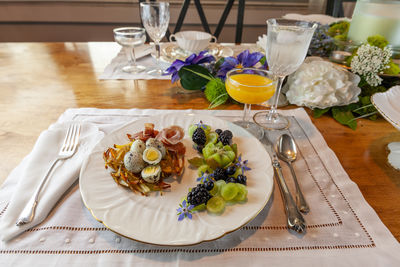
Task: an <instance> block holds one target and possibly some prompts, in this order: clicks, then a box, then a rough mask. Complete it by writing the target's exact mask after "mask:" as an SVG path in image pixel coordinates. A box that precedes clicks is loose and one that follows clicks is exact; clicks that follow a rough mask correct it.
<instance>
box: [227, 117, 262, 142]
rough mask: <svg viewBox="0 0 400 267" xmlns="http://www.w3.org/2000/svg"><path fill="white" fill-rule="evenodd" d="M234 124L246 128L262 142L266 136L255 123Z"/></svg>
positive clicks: (239, 122)
mask: <svg viewBox="0 0 400 267" xmlns="http://www.w3.org/2000/svg"><path fill="white" fill-rule="evenodd" d="M233 123H234V124H236V125H238V126H240V127H242V128H244V129H245V130H246V131H248V132H249V133H251V134H252V135H254V137H255V138H257V139H258V140H261V139H262V138H263V136H264V130H263V129H262V128H260V127H259V126H258V125H257V124H255V123H254V122H248V121H234V122H233Z"/></svg>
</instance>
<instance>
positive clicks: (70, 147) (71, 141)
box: [67, 124, 78, 152]
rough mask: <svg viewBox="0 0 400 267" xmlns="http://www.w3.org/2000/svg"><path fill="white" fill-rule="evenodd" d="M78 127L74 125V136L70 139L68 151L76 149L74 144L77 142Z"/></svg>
mask: <svg viewBox="0 0 400 267" xmlns="http://www.w3.org/2000/svg"><path fill="white" fill-rule="evenodd" d="M77 128H78V125H76V124H74V126H73V128H72V134H71V138H70V142H69V144H68V148H67V151H68V152H71V151H72V148H73V147H74V142H75V136H76V131H77Z"/></svg>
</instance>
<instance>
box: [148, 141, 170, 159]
mask: <svg viewBox="0 0 400 267" xmlns="http://www.w3.org/2000/svg"><path fill="white" fill-rule="evenodd" d="M148 147H155V148H157V149H158V150H159V151H160V152H161V155H162V158H164V157H165V154H166V150H165V146H164V144H163V143H162V142H161V141H160V140H157V139H155V138H149V139H147V141H146V148H148Z"/></svg>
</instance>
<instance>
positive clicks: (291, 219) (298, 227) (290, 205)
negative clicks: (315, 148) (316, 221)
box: [261, 131, 306, 233]
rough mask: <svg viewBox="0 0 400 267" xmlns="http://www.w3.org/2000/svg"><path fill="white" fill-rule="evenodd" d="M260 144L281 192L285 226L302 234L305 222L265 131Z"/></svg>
mask: <svg viewBox="0 0 400 267" xmlns="http://www.w3.org/2000/svg"><path fill="white" fill-rule="evenodd" d="M261 143H262V144H263V145H264V147H265V149H266V150H267V152H268V154H269V155H270V156H271V160H272V166H273V167H274V171H275V178H276V181H277V183H278V186H279V189H280V192H281V196H282V200H283V205H284V207H285V213H286V218H287V225H288V227H289V228H290V229H292V230H294V231H296V232H298V233H302V232H304V231H305V228H306V222H305V220H304V218H303V216H302V215H301V213H300V212H299V210H298V209H297V206H296V204H295V202H294V200H293V197H292V195H291V193H290V191H289V188H288V186H287V184H286V181H285V178H284V177H283V173H282V167H281V164H280V162H279V160H278V156H277V155H276V152H275V149H274V146H273V144H272V142H271V140H270V139H269V136H268V132H267V131H264V137H263V138H262V139H261Z"/></svg>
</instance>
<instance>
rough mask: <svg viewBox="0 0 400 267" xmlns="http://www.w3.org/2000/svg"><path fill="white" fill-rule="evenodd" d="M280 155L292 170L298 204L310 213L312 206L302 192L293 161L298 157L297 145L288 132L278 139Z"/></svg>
mask: <svg viewBox="0 0 400 267" xmlns="http://www.w3.org/2000/svg"><path fill="white" fill-rule="evenodd" d="M277 149H278V156H279V157H280V158H281V159H282V160H283V161H285V162H286V163H287V164H288V165H289V167H290V171H291V172H292V176H293V180H294V184H295V186H296V204H297V207H298V208H299V210H300V211H301V212H302V213H308V212H309V211H310V208H309V206H308V204H307V202H306V200H305V198H304V196H303V193H302V192H301V189H300V185H299V182H298V181H297V177H296V173H295V172H294V169H293V166H292V162H293V161H295V160H296V157H297V147H296V143H295V142H294V140H293V138H292V137H291V136H290V135H288V134H283V135H281V137H279V140H278V145H277Z"/></svg>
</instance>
